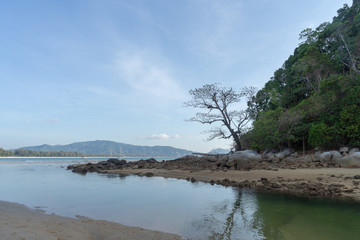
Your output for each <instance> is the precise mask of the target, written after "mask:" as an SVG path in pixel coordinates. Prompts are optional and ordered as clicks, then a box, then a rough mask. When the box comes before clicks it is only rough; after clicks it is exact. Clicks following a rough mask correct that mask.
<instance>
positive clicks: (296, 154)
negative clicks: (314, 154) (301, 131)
mask: <svg viewBox="0 0 360 240" xmlns="http://www.w3.org/2000/svg"><path fill="white" fill-rule="evenodd" d="M289 157H292V158H299V154H298V153H297V152H295V153H293V154H291V155H290V156H289Z"/></svg>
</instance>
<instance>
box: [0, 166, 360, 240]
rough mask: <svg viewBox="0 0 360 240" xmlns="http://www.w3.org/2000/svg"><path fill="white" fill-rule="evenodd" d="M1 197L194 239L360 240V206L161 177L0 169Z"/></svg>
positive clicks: (39, 168) (34, 168) (46, 168)
mask: <svg viewBox="0 0 360 240" xmlns="http://www.w3.org/2000/svg"><path fill="white" fill-rule="evenodd" d="M0 199H1V200H6V201H13V202H18V203H23V204H26V205H27V206H30V207H31V206H47V209H46V210H47V211H48V212H49V213H52V212H54V213H56V214H60V215H63V216H68V217H73V216H75V215H82V216H87V217H90V218H94V219H103V220H107V221H113V222H118V223H122V224H125V225H130V226H138V227H142V228H147V229H152V230H158V231H165V232H172V233H176V234H179V235H181V236H183V237H186V238H189V239H192V240H198V239H199V240H204V239H213V240H221V239H226V240H262V239H270V240H284V239H286V240H304V239H306V240H312V239H314V240H315V239H316V240H325V239H326V240H332V239H334V240H335V239H346V240H352V239H354V240H355V239H360V238H359V236H360V228H359V226H360V205H359V204H350V203H344V202H339V201H320V200H314V199H312V200H306V199H299V198H295V197H289V196H284V195H279V194H269V193H266V194H265V193H259V192H255V191H251V190H238V189H235V188H225V187H223V186H218V185H215V186H211V185H210V184H205V183H200V182H198V183H196V184H191V183H189V182H187V181H185V180H176V179H170V178H169V179H165V178H161V177H152V178H148V177H138V176H128V177H124V176H121V175H119V174H108V175H106V174H97V173H88V174H86V175H79V174H73V173H72V172H70V171H66V170H64V169H63V168H61V167H60V164H59V163H56V164H52V165H48V163H44V164H40V163H36V164H34V163H23V164H1V166H0Z"/></svg>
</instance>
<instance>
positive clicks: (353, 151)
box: [349, 148, 360, 155]
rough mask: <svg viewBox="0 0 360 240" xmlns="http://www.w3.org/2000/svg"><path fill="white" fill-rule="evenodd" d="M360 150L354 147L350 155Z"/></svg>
mask: <svg viewBox="0 0 360 240" xmlns="http://www.w3.org/2000/svg"><path fill="white" fill-rule="evenodd" d="M359 151H360V150H359V149H358V148H353V149H351V150H350V152H349V155H352V154H354V153H356V152H359Z"/></svg>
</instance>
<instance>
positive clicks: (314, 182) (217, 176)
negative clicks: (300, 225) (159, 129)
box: [102, 168, 360, 201]
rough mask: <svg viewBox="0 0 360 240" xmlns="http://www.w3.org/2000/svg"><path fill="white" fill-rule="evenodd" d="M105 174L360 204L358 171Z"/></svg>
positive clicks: (129, 171)
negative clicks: (340, 199) (343, 199)
mask: <svg viewBox="0 0 360 240" xmlns="http://www.w3.org/2000/svg"><path fill="white" fill-rule="evenodd" d="M102 172H107V173H115V174H125V175H126V174H136V175H143V176H160V177H168V178H177V179H187V180H190V181H201V182H207V183H212V184H220V185H226V186H240V187H242V186H244V187H250V188H256V189H260V190H265V191H270V192H280V193H289V194H295V195H300V196H303V195H309V196H324V197H327V198H346V199H352V200H355V201H360V188H359V187H360V185H359V183H360V179H357V178H358V177H359V178H360V169H358V168H357V169H355V168H320V169H309V168H304V169H294V170H292V169H276V171H272V170H251V171H240V170H226V171H222V170H201V171H195V170H191V171H188V170H167V169H123V170H106V171H102ZM355 176H357V177H355ZM354 177H355V178H354ZM244 184H245V185H244ZM246 184H248V186H246Z"/></svg>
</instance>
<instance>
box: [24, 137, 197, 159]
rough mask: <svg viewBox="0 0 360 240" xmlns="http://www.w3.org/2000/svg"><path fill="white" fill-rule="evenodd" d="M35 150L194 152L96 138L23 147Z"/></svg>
mask: <svg viewBox="0 0 360 240" xmlns="http://www.w3.org/2000/svg"><path fill="white" fill-rule="evenodd" d="M21 149H28V150H33V151H43V152H49V151H52V152H60V151H63V152H79V153H85V155H101V156H105V155H106V156H117V157H121V156H126V157H182V156H185V155H189V154H191V153H192V152H191V151H188V150H185V149H180V148H174V147H169V146H154V147H148V146H137V145H131V144H125V143H118V142H113V141H105V140H96V141H87V142H76V143H72V144H68V145H47V144H44V145H40V146H30V147H22V148H21Z"/></svg>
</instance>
